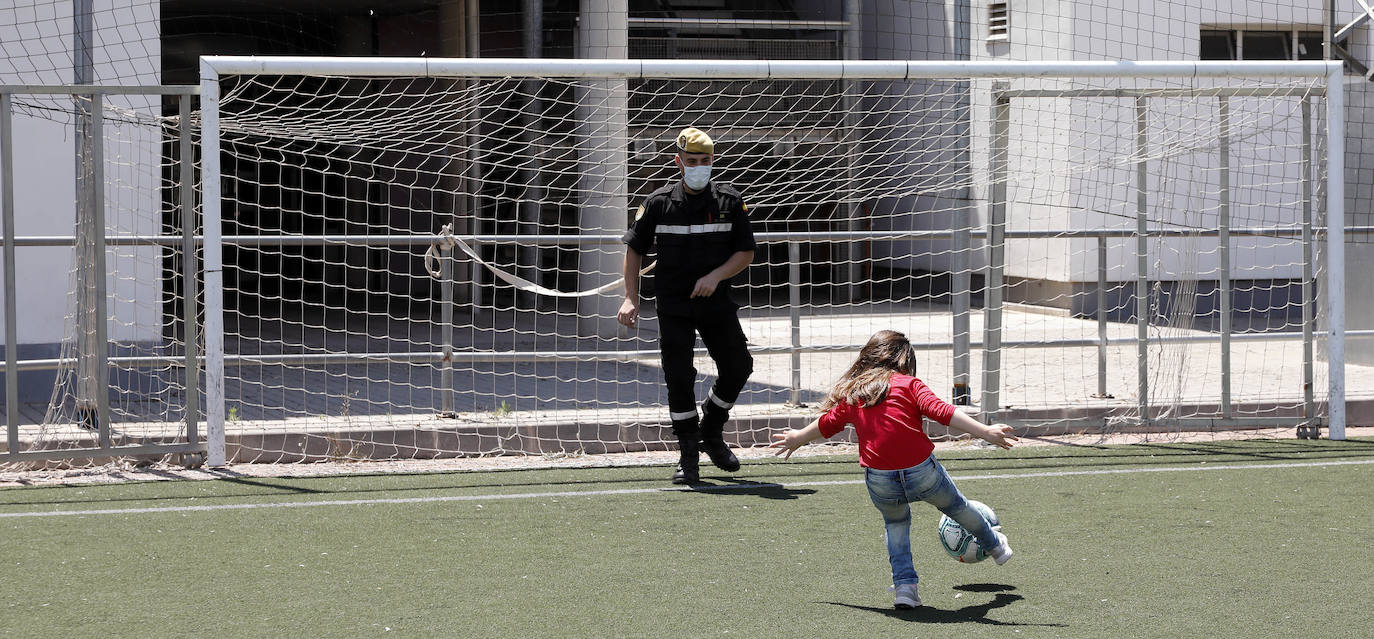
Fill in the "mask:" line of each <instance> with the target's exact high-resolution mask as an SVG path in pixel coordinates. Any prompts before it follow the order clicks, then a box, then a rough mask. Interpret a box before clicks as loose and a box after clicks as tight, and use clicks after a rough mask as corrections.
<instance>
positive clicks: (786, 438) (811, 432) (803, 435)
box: [768, 419, 821, 459]
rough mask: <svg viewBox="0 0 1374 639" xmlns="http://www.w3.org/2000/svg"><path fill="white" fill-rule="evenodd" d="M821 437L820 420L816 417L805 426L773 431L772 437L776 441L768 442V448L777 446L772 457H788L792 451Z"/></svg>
mask: <svg viewBox="0 0 1374 639" xmlns="http://www.w3.org/2000/svg"><path fill="white" fill-rule="evenodd" d="M820 438H821V420H819V419H817V420H815V421H812V422H811V423H810V424H807V425H806V428H802V429H796V428H791V429H788V430H787V432H785V433H773V439H776V440H778V441H775V442H773V443H772V444H769V445H768V447H769V448H777V449H778V450H777V451H776V452H774V453H773V456H774V457H777V456H778V455H782V454H783V453H786V455H784V456H783V459H790V458H791V457H792V452H793V451H795V450H797V449H798V448H801V447H802V446H805V445H807V444H809V443H811V442H813V441H816V440H817V439H820Z"/></svg>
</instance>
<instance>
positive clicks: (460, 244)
mask: <svg viewBox="0 0 1374 639" xmlns="http://www.w3.org/2000/svg"><path fill="white" fill-rule="evenodd" d="M454 247H457V248H458V250H460V251H462V252H464V253H466V254H467V256H468V257H470V258H472V261H474V262H477V263H478V264H481V265H482V266H483V267H485V268H486V269H487V270H488V271H491V274H492V275H495V276H496V277H499V278H501V280H502V281H504V282H506V283H507V284H510V285H512V286H514V287H515V288H517V289H520V290H522V291H528V292H531V293H537V294H539V295H548V296H550V297H587V296H589V295H600V294H601V293H605V292H606V291H609V290H612V289H616V288H619V287H620V285H621V283H623V282H624V281H625V278H623V277H622V278H619V279H617V280H615V281H614V282H610V283H608V284H604V285H602V286H598V287H596V288H594V289H591V290H589V291H576V292H565V291H559V290H555V289H551V288H545V287H543V286H540V285H538V284H535V283H534V282H531V281H529V280H527V279H525V278H523V277H520V276H518V275H515V274H514V273H509V272H507V271H503V270H501V269H499V268H497V267H495V266H493V265H491V264H489V263H487V262H486V261H485V260H483V259H482V256H481V255H478V254H477V251H474V250H473V249H472V247H471V246H468V245H467V243H466V242H464V241H462V240H460V239H458V238H457V237H454V235H453V224H445V225H444V226H443V227H442V228H440V229H439V240H438V241H437V242H434V243H433V244H430V245H429V250H427V251H425V270H426V271H429V275H430V277H433V278H434V279H436V280H441V279H443V277H444V274H443V271H442V270H440V269H439V267H438V265H437V264H436V262H437V261H438V260H440V259H442V257H443V256H441V255H440V254H439V251H442V250H446V249H451V248H454ZM656 264H658V262H653V263H651V264H649V265H648V266H646V267H644V269H643V270H641V271H640V272H639V274H640V275H645V274H647V273H648V272H649V271H651V270H653V268H654V265H656Z"/></svg>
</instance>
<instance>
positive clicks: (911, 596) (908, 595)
mask: <svg viewBox="0 0 1374 639" xmlns="http://www.w3.org/2000/svg"><path fill="white" fill-rule="evenodd" d="M893 590H894V592H896V593H897V594H896V595H895V596H893V598H892V607H893V608H915V607H917V606H919V605H921V596H920V595H918V594H916V584H902V585H900V586H897V587H895V588H894V589H893Z"/></svg>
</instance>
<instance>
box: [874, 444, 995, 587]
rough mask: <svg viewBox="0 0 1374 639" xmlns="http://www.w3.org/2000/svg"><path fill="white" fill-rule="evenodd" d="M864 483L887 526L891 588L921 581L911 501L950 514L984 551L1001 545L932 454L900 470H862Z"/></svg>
mask: <svg viewBox="0 0 1374 639" xmlns="http://www.w3.org/2000/svg"><path fill="white" fill-rule="evenodd" d="M864 483H865V484H867V485H868V496H869V498H870V499H872V500H873V505H874V506H877V507H878V512H880V513H882V514H883V524H884V525H885V526H886V527H887V559H888V561H890V562H891V563H892V583H893V584H894V585H901V584H914V583H917V582H918V581H920V578H919V577H917V576H916V567H915V565H913V563H912V560H911V506H910V504H911V502H916V501H924V502H926V503H929V504H930V505H932V506H934V507H936V508H938V509H939V510H940V512H942V513H944V514H946V515H949V518H950V519H953V520H954V521H957V522H959V525H961V526H963V527H964V530H967V531H969V532H971V533H973V536H974V537H975V538H976V539H978V544H979V545H980V546H982V547H983V548H987V549H992V548H996V547H997V545H998V543H1000V542H999V541H998V539H997V534H996V533H995V532H993V530H992V526H990V525H988V521H987V520H986V519H984V518H983V514H982V513H980V512H978V511H977V510H975V509H974V508H973V507H972V506H970V505H969V504H968V500H967V499H965V498H964V495H963V494H962V493H960V492H959V489H958V488H955V487H954V480H953V479H950V477H949V473H947V472H945V467H944V466H941V465H940V462H938V461H936V460H935V456H934V455H931V456H930V458H929V459H927V460H925V461H923V462H921V463H919V464H917V465H915V466H912V467H911V468H903V469H902V470H874V469H872V468H865V469H864Z"/></svg>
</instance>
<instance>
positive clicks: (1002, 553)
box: [989, 532, 1011, 566]
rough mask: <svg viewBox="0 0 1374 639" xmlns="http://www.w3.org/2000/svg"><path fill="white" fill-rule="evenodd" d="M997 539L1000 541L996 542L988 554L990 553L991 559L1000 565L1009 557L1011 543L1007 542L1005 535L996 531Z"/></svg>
mask: <svg viewBox="0 0 1374 639" xmlns="http://www.w3.org/2000/svg"><path fill="white" fill-rule="evenodd" d="M997 541H1000V542H1002V543H1000V544H998V545H997V547H996V548H993V549H992V552H991V553H989V554H991V555H992V560H993V561H994V562H996V563H997V565H999V566H1000V565H1002V564H1005V563H1007V561H1008V560H1010V559H1011V544H1008V543H1007V536H1006V535H1003V534H1002V533H1000V532H998V533H997Z"/></svg>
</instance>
